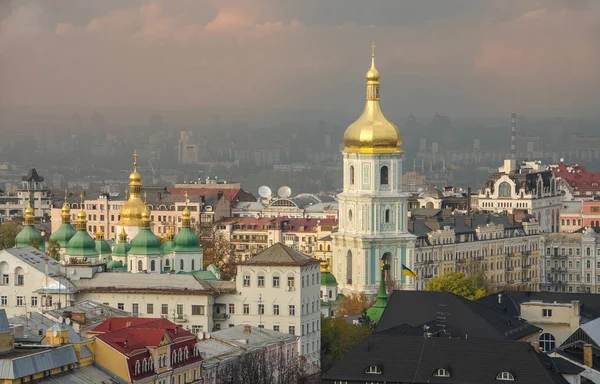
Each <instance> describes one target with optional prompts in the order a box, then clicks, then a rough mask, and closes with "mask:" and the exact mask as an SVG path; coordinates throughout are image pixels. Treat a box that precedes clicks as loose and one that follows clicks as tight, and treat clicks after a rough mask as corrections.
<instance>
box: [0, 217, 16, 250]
mask: <svg viewBox="0 0 600 384" xmlns="http://www.w3.org/2000/svg"><path fill="white" fill-rule="evenodd" d="M20 230H21V228H20V227H19V225H18V224H17V223H15V222H13V221H7V222H6V223H4V224H1V225H0V249H7V248H12V247H14V246H15V239H16V237H17V235H18V234H19V231H20Z"/></svg>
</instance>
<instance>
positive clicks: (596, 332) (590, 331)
mask: <svg viewBox="0 0 600 384" xmlns="http://www.w3.org/2000/svg"><path fill="white" fill-rule="evenodd" d="M579 328H581V329H582V330H583V331H585V333H586V334H587V335H588V336H589V337H590V338H591V339H592V340H594V342H595V343H596V344H597V345H600V318H597V319H595V320H592V321H588V322H587V323H585V324H582V325H581V326H580V327H579Z"/></svg>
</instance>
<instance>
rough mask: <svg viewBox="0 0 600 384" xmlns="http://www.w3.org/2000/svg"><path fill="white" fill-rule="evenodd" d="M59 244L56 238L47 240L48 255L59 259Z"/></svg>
mask: <svg viewBox="0 0 600 384" xmlns="http://www.w3.org/2000/svg"><path fill="white" fill-rule="evenodd" d="M60 250H61V247H60V244H59V243H58V241H56V240H52V239H51V240H48V256H50V257H51V258H53V259H54V260H56V261H60Z"/></svg>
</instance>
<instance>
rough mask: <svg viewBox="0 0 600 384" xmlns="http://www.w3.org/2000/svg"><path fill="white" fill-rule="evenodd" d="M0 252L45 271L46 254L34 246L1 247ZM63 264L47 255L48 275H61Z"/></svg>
mask: <svg viewBox="0 0 600 384" xmlns="http://www.w3.org/2000/svg"><path fill="white" fill-rule="evenodd" d="M2 252H6V253H8V254H10V255H11V256H13V257H16V258H17V259H19V260H21V261H23V262H24V263H27V264H29V265H30V266H32V267H33V268H35V269H37V270H38V271H40V272H42V273H45V272H46V255H45V254H44V252H41V251H39V250H38V249H36V248H34V247H23V248H8V249H3V250H2ZM63 268H64V267H63V265H62V264H60V263H59V262H58V261H56V260H54V259H53V258H51V257H48V276H49V277H54V276H60V275H63V274H64V273H62V269H63Z"/></svg>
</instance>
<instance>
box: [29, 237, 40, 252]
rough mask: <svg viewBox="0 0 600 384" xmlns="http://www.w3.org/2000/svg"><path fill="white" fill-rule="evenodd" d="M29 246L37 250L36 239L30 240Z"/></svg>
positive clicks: (38, 244) (38, 246)
mask: <svg viewBox="0 0 600 384" xmlns="http://www.w3.org/2000/svg"><path fill="white" fill-rule="evenodd" d="M29 246H31V247H33V248H35V249H38V250H39V249H40V242H39V241H38V239H31V240H29Z"/></svg>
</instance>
